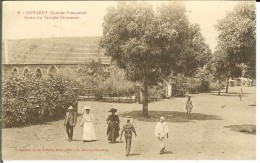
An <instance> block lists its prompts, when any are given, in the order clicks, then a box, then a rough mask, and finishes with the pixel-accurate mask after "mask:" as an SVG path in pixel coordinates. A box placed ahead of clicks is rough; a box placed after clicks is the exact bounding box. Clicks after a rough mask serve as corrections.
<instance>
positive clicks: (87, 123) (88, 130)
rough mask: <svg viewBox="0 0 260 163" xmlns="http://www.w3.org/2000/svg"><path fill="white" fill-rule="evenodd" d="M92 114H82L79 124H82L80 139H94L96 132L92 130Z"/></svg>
mask: <svg viewBox="0 0 260 163" xmlns="http://www.w3.org/2000/svg"><path fill="white" fill-rule="evenodd" d="M93 122H94V116H93V115H92V114H84V115H83V119H82V122H81V124H82V125H84V126H83V137H82V140H96V134H95V130H94V125H93Z"/></svg>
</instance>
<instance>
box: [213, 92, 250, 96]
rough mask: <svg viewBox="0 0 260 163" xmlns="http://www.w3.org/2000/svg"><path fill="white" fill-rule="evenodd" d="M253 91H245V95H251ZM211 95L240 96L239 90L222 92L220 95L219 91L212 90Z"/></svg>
mask: <svg viewBox="0 0 260 163" xmlns="http://www.w3.org/2000/svg"><path fill="white" fill-rule="evenodd" d="M249 94H251V93H243V97H247V95H249ZM209 95H213V96H233V97H236V96H237V97H238V96H239V92H228V93H226V92H220V95H218V92H215V91H213V92H210V93H209Z"/></svg>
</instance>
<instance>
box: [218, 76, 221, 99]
mask: <svg viewBox="0 0 260 163" xmlns="http://www.w3.org/2000/svg"><path fill="white" fill-rule="evenodd" d="M218 84H219V88H218V95H220V90H221V84H220V79H218Z"/></svg>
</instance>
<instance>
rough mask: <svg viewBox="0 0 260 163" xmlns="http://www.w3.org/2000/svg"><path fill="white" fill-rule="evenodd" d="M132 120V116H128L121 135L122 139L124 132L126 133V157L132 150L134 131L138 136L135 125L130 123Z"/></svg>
mask: <svg viewBox="0 0 260 163" xmlns="http://www.w3.org/2000/svg"><path fill="white" fill-rule="evenodd" d="M130 120H131V117H130V116H127V122H126V124H125V125H124V126H123V129H122V131H121V136H120V140H121V139H122V135H123V133H125V143H126V157H127V156H128V155H129V153H130V150H131V141H132V132H134V134H135V136H137V135H136V131H135V128H134V125H132V124H131V123H130Z"/></svg>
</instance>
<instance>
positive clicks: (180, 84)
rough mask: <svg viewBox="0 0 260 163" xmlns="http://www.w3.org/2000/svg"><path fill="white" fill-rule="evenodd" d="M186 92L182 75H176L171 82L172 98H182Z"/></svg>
mask: <svg viewBox="0 0 260 163" xmlns="http://www.w3.org/2000/svg"><path fill="white" fill-rule="evenodd" d="M186 92H187V88H186V78H185V77H184V75H181V74H178V75H177V76H176V77H175V78H174V80H173V81H172V94H173V96H177V97H182V96H184V95H185V94H186Z"/></svg>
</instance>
